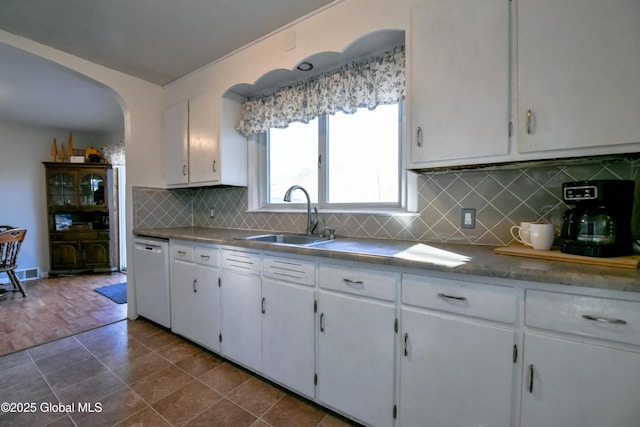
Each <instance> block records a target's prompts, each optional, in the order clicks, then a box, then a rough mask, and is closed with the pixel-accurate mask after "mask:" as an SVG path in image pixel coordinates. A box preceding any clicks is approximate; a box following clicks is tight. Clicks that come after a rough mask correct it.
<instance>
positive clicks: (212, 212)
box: [209, 208, 216, 218]
mask: <svg viewBox="0 0 640 427" xmlns="http://www.w3.org/2000/svg"><path fill="white" fill-rule="evenodd" d="M215 216H216V213H215V211H214V210H213V208H211V210H209V218H213V217H215Z"/></svg>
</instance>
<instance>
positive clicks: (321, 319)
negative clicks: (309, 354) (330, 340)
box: [320, 313, 324, 332]
mask: <svg viewBox="0 0 640 427" xmlns="http://www.w3.org/2000/svg"><path fill="white" fill-rule="evenodd" d="M320 332H324V313H320Z"/></svg>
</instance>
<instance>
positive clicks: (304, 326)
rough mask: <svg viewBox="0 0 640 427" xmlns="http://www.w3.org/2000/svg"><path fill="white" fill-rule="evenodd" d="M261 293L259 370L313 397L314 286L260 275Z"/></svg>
mask: <svg viewBox="0 0 640 427" xmlns="http://www.w3.org/2000/svg"><path fill="white" fill-rule="evenodd" d="M262 296H263V301H262V312H263V316H262V320H263V323H262V369H263V372H264V374H265V375H266V376H268V377H269V378H272V379H273V380H274V381H277V382H279V383H280V384H283V385H285V386H287V387H289V388H291V389H293V390H296V391H297V392H299V393H301V394H304V395H306V396H307V397H311V398H313V397H314V395H315V393H314V391H315V385H314V383H313V376H314V374H315V335H314V332H315V329H314V321H315V313H314V311H313V303H314V299H315V298H314V296H315V295H314V290H313V288H311V287H305V286H299V285H293V284H287V283H284V282H279V281H275V280H270V279H264V280H263V281H262Z"/></svg>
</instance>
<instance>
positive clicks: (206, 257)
mask: <svg viewBox="0 0 640 427" xmlns="http://www.w3.org/2000/svg"><path fill="white" fill-rule="evenodd" d="M195 262H196V263H197V264H203V265H208V266H211V267H219V266H220V261H219V259H218V249H216V248H208V247H202V246H198V247H196V248H195Z"/></svg>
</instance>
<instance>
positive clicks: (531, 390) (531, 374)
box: [529, 365, 533, 393]
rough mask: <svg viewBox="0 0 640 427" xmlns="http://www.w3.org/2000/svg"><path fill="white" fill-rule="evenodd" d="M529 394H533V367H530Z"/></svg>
mask: <svg viewBox="0 0 640 427" xmlns="http://www.w3.org/2000/svg"><path fill="white" fill-rule="evenodd" d="M529 393H533V365H529Z"/></svg>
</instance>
